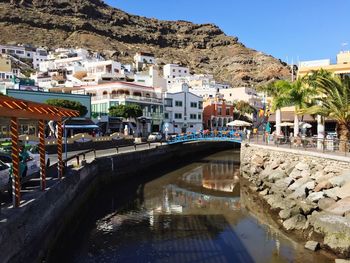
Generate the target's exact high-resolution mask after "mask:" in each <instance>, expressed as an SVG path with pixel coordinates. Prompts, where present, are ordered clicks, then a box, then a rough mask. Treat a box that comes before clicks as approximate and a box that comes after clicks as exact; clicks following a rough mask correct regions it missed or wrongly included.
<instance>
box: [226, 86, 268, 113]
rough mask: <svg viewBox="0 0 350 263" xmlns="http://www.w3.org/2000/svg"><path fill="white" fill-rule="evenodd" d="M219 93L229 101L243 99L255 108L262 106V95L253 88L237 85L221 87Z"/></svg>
mask: <svg viewBox="0 0 350 263" xmlns="http://www.w3.org/2000/svg"><path fill="white" fill-rule="evenodd" d="M220 93H221V94H222V95H223V96H224V97H223V98H224V99H225V100H226V101H229V102H236V101H240V100H242V101H245V102H248V103H249V104H250V105H251V106H253V107H254V108H256V109H262V108H263V97H262V96H260V95H259V94H258V93H257V91H256V90H255V89H254V88H250V87H237V88H229V89H222V90H220Z"/></svg>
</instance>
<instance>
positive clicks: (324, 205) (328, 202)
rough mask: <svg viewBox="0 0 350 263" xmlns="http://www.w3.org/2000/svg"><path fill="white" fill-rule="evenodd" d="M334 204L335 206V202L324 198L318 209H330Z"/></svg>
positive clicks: (319, 202)
mask: <svg viewBox="0 0 350 263" xmlns="http://www.w3.org/2000/svg"><path fill="white" fill-rule="evenodd" d="M333 204H335V200H334V199H332V198H329V197H326V198H322V199H320V200H319V201H318V207H319V208H320V209H321V210H325V209H326V208H328V207H330V206H331V205H333Z"/></svg>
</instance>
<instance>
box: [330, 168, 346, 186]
mask: <svg viewBox="0 0 350 263" xmlns="http://www.w3.org/2000/svg"><path fill="white" fill-rule="evenodd" d="M329 181H330V182H331V184H332V185H334V186H343V185H344V184H346V183H348V182H350V171H349V170H346V171H343V172H342V173H341V175H338V176H334V177H332V178H330V179H329Z"/></svg>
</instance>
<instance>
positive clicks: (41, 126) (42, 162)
mask: <svg viewBox="0 0 350 263" xmlns="http://www.w3.org/2000/svg"><path fill="white" fill-rule="evenodd" d="M39 154H40V188H41V190H42V191H45V189H46V162H45V121H44V120H39Z"/></svg>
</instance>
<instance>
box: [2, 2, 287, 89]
mask: <svg viewBox="0 0 350 263" xmlns="http://www.w3.org/2000/svg"><path fill="white" fill-rule="evenodd" d="M0 43H5V44H14V43H26V44H33V45H36V46H47V47H49V48H54V47H84V48H88V49H91V50H94V51H100V52H102V53H103V54H106V55H107V56H108V57H113V58H115V59H118V60H119V61H121V62H131V61H132V57H133V56H134V54H135V53H136V51H144V52H152V53H154V54H155V55H156V56H157V57H158V58H159V59H158V61H157V63H158V64H159V65H162V64H165V63H179V64H184V65H188V66H189V67H190V68H191V69H192V70H193V72H195V73H211V74H214V76H215V77H216V78H217V79H218V80H221V81H228V82H230V83H231V84H232V85H234V86H238V85H256V84H259V83H264V82H266V81H269V80H271V79H281V78H282V79H283V78H288V77H289V76H290V70H289V68H288V67H287V66H286V64H285V63H283V62H281V61H280V60H277V59H275V58H273V57H272V56H269V55H266V54H264V53H262V52H258V51H255V50H253V49H250V48H247V47H245V46H244V45H243V44H242V43H240V42H239V41H238V38H237V37H231V36H227V35H225V33H224V32H223V31H222V30H221V29H220V28H218V27H217V26H216V25H213V24H193V23H190V22H187V21H162V20H157V19H154V18H145V17H141V16H136V15H131V14H128V13H125V12H123V11H121V10H119V9H116V8H112V7H110V6H108V5H106V4H105V3H103V1H100V0H0Z"/></svg>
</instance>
